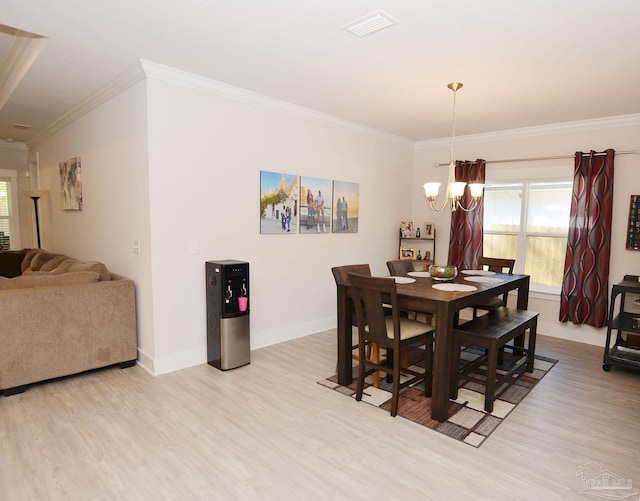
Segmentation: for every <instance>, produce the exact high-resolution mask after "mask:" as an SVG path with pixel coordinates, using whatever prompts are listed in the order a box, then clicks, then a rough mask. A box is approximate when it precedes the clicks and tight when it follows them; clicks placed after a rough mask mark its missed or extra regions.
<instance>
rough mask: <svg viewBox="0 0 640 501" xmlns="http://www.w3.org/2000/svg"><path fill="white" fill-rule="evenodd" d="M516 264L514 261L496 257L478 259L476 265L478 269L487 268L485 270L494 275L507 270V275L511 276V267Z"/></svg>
mask: <svg viewBox="0 0 640 501" xmlns="http://www.w3.org/2000/svg"><path fill="white" fill-rule="evenodd" d="M515 264H516V260H515V259H503V258H497V257H479V258H478V265H479V266H480V269H484V267H485V266H486V267H487V270H489V271H493V272H495V273H504V270H507V273H508V274H509V275H513V267H514V266H515Z"/></svg>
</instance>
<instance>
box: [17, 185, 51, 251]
mask: <svg viewBox="0 0 640 501" xmlns="http://www.w3.org/2000/svg"><path fill="white" fill-rule="evenodd" d="M47 193H49V192H48V191H47V190H28V191H23V192H22V194H23V195H24V196H27V197H29V198H30V199H31V200H33V209H34V211H35V213H36V235H38V249H40V218H39V217H38V200H39V199H40V198H42V197H43V196H44V195H46V194H47Z"/></svg>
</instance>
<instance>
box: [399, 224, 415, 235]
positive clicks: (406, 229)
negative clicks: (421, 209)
mask: <svg viewBox="0 0 640 501" xmlns="http://www.w3.org/2000/svg"><path fill="white" fill-rule="evenodd" d="M415 232H416V229H415V227H414V226H413V221H400V235H401V236H402V238H413V237H415V236H416V233H415Z"/></svg>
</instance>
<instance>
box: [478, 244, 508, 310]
mask: <svg viewBox="0 0 640 501" xmlns="http://www.w3.org/2000/svg"><path fill="white" fill-rule="evenodd" d="M515 264H516V260H515V259H505V258H497V257H479V258H478V266H479V267H480V269H481V270H485V271H493V272H495V273H507V274H509V275H513V267H514V266H515ZM507 297H508V293H506V292H505V293H504V294H503V295H502V297H500V296H497V297H492V298H491V299H488V300H487V301H485V302H482V303H478V304H474V305H473V318H477V317H478V311H479V310H485V311H492V310H495V309H496V308H499V307H500V306H507Z"/></svg>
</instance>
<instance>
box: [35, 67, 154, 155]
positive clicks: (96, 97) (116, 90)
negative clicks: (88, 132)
mask: <svg viewBox="0 0 640 501" xmlns="http://www.w3.org/2000/svg"><path fill="white" fill-rule="evenodd" d="M144 77H145V74H144V72H143V71H142V66H141V65H140V63H139V62H136V63H135V64H133V65H132V66H130V67H129V68H128V69H127V70H125V71H123V72H122V73H121V74H120V75H118V76H117V77H116V78H114V79H113V80H112V81H111V82H109V83H108V84H107V85H105V86H104V87H102V88H101V89H100V90H99V91H97V92H95V93H93V94H92V95H90V96H89V97H88V98H87V99H85V100H84V101H82V102H81V103H80V104H78V105H77V106H74V107H73V108H71V109H70V110H69V111H68V112H66V113H65V114H64V115H62V116H61V117H60V118H58V119H57V120H56V121H54V122H53V123H52V124H50V125H48V126H47V127H45V128H44V129H42V130H41V131H40V132H38V133H37V134H36V135H34V136H33V137H32V138H31V139H30V140H29V141H27V143H26V144H27V146H29V147H34V146H36V145H37V144H38V143H40V142H41V141H43V140H45V139H46V138H48V137H49V136H51V135H53V134H55V133H56V132H57V131H59V130H60V129H62V128H64V127H66V126H67V125H69V124H70V123H71V122H73V121H74V120H77V119H78V118H80V117H81V116H82V115H85V114H86V113H89V112H90V111H91V110H93V109H95V108H97V107H98V106H100V105H101V104H103V103H105V102H107V101H108V100H109V99H111V98H113V97H115V96H117V95H118V94H120V93H122V92H124V91H125V90H127V89H128V88H129V87H131V86H132V85H134V84H136V83H138V82H140V81H141V80H143V79H144Z"/></svg>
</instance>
